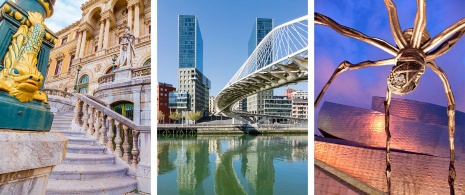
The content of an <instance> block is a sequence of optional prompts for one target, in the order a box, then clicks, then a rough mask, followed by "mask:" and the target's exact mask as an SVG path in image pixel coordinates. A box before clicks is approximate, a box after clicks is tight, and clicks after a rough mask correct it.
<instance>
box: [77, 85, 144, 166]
mask: <svg viewBox="0 0 465 195" xmlns="http://www.w3.org/2000/svg"><path fill="white" fill-rule="evenodd" d="M74 96H75V97H76V101H77V102H76V107H75V108H74V118H73V121H74V123H76V124H78V125H80V126H81V129H82V130H84V131H86V132H87V133H88V134H90V135H92V136H93V137H94V138H95V139H97V140H98V142H99V143H100V144H102V145H105V146H106V147H107V148H108V149H109V150H110V151H111V152H114V153H115V154H116V155H117V156H118V157H120V158H121V159H122V160H123V161H124V162H126V163H128V164H129V165H130V166H131V167H133V168H135V169H137V164H138V162H139V158H140V157H139V153H140V150H139V144H138V140H139V134H140V133H141V132H143V133H150V126H139V125H136V124H135V123H134V122H133V121H131V120H129V119H127V118H126V117H124V116H122V115H120V114H118V113H116V112H115V111H113V110H111V109H109V108H107V107H105V106H103V105H101V104H100V103H98V102H96V101H94V100H92V99H90V98H89V97H86V96H84V95H82V94H74ZM113 128H114V129H113ZM114 130H115V132H114ZM121 136H123V137H121ZM131 137H132V141H131V140H130V139H131ZM131 148H132V149H131Z"/></svg>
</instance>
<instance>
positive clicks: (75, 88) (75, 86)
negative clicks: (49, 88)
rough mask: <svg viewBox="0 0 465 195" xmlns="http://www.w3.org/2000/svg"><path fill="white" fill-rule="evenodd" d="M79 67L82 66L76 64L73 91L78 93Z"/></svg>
mask: <svg viewBox="0 0 465 195" xmlns="http://www.w3.org/2000/svg"><path fill="white" fill-rule="evenodd" d="M81 68H82V66H81V65H78V67H77V73H76V83H74V93H78V87H77V84H78V77H79V71H81Z"/></svg>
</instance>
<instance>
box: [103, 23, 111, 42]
mask: <svg viewBox="0 0 465 195" xmlns="http://www.w3.org/2000/svg"><path fill="white" fill-rule="evenodd" d="M104 34H105V35H104V36H103V49H107V48H108V42H109V39H110V37H109V35H110V18H107V19H105V33H104Z"/></svg>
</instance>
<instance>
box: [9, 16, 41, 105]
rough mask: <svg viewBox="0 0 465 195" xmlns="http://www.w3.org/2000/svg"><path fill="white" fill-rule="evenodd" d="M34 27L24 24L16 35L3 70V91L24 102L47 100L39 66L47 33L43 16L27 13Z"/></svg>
mask: <svg viewBox="0 0 465 195" xmlns="http://www.w3.org/2000/svg"><path fill="white" fill-rule="evenodd" d="M28 15H29V17H28V19H29V21H30V23H31V26H30V27H28V26H27V25H22V26H20V27H19V29H18V31H17V32H16V34H14V35H13V38H12V40H11V44H10V46H9V47H8V52H7V53H6V55H5V59H4V60H3V65H4V67H5V68H4V69H3V70H2V71H1V72H0V90H1V91H7V92H9V94H10V95H12V96H14V97H16V99H18V100H19V101H21V102H29V101H31V100H33V99H35V100H39V101H44V102H46V103H48V100H47V96H46V94H45V93H44V92H42V91H40V90H39V89H40V88H41V87H42V83H43V81H44V77H43V76H42V74H41V73H40V71H39V70H38V69H37V62H38V61H37V55H38V54H39V51H40V46H41V45H42V40H43V38H44V35H45V24H44V20H43V18H42V15H41V14H40V13H37V12H28Z"/></svg>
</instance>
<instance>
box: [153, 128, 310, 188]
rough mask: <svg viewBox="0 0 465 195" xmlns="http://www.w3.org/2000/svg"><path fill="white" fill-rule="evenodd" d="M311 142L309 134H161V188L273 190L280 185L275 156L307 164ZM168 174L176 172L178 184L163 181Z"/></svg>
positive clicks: (282, 159) (159, 160) (159, 151)
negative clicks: (163, 136) (169, 136)
mask: <svg viewBox="0 0 465 195" xmlns="http://www.w3.org/2000/svg"><path fill="white" fill-rule="evenodd" d="M159 137H160V136H159ZM307 144H308V137H307V135H301V136H295V135H294V136H282V135H274V136H249V135H234V136H200V135H199V136H193V137H191V138H159V139H158V174H159V179H158V189H159V191H158V192H159V193H162V192H164V191H163V188H177V192H178V193H179V194H212V193H215V194H274V193H275V192H274V189H275V187H276V185H278V186H279V185H280V184H276V183H275V180H276V178H275V172H276V170H275V163H276V161H278V162H283V163H291V162H305V163H302V164H305V165H304V166H305V167H306V166H307V165H306V162H307V158H308V154H307V152H308V145H307ZM305 169H306V168H305ZM164 174H176V182H177V186H163V185H160V184H161V183H163V182H164V181H160V176H163V175H164ZM301 174H302V175H301V176H300V177H299V178H302V177H303V178H305V179H304V180H305V181H299V182H302V183H304V184H305V185H306V184H307V172H303V173H301ZM291 180H292V179H291ZM283 188H286V186H283ZM160 190H162V191H160ZM301 194H307V188H302V192H301Z"/></svg>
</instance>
